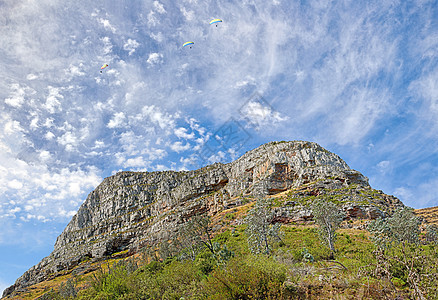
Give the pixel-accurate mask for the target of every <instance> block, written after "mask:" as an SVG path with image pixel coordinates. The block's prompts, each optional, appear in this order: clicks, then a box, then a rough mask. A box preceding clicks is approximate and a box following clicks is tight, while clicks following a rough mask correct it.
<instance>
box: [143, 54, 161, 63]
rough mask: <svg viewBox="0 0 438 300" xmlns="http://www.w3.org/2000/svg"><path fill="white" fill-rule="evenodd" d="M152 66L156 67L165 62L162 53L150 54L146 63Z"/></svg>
mask: <svg viewBox="0 0 438 300" xmlns="http://www.w3.org/2000/svg"><path fill="white" fill-rule="evenodd" d="M146 62H147V63H148V64H150V65H155V64H159V63H161V62H163V54H161V53H150V54H149V57H148V59H147V61H146Z"/></svg>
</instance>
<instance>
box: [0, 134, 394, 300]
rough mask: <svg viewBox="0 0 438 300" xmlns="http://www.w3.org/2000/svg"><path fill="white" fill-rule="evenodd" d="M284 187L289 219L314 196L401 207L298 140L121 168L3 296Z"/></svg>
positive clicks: (280, 215)
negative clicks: (184, 163)
mask: <svg viewBox="0 0 438 300" xmlns="http://www.w3.org/2000/svg"><path fill="white" fill-rule="evenodd" d="M285 191H290V192H289V193H288V194H286V195H285V196H284V197H285V198H287V199H285V202H284V205H281V207H278V208H276V209H277V210H278V211H277V212H276V215H277V217H276V218H277V221H279V222H286V223H287V222H292V221H300V220H309V219H311V217H312V216H311V211H310V210H309V209H308V204H309V203H310V202H311V201H312V199H315V198H316V197H320V198H321V197H327V199H328V198H330V197H331V198H330V199H331V200H336V201H338V202H339V204H340V205H341V206H343V207H344V209H345V210H346V212H347V214H348V217H350V218H375V217H376V216H378V215H382V214H384V213H385V212H386V211H389V210H390V209H391V207H394V206H399V205H402V204H401V202H400V201H399V200H398V199H396V198H395V197H391V196H387V195H384V194H383V193H381V194H380V195H379V196H377V194H378V193H377V194H376V195H374V194H373V195H374V196H373V195H371V194H372V193H374V190H372V189H371V187H370V186H369V184H368V179H367V178H366V177H365V176H363V175H362V174H361V173H359V172H357V171H355V170H352V169H350V168H349V167H348V165H347V164H346V163H345V162H344V161H343V160H342V159H341V158H340V157H339V156H337V155H335V154H333V153H331V152H329V151H327V150H325V149H324V148H322V147H321V146H319V145H317V144H315V143H311V142H303V141H295V142H272V143H268V144H265V145H262V146H260V147H258V148H257V149H255V150H252V151H249V152H247V153H245V154H244V155H243V156H241V157H240V158H239V159H237V160H236V161H234V162H231V163H229V164H220V163H216V164H213V165H209V166H206V167H204V168H201V169H198V170H194V171H182V172H174V171H164V172H120V173H118V174H116V175H114V176H111V177H108V178H106V179H105V180H104V181H103V182H102V183H101V184H100V185H99V186H98V187H97V188H96V189H95V190H94V191H93V192H91V193H90V194H89V195H88V197H87V199H86V200H85V202H84V203H83V204H82V206H81V207H80V208H79V210H78V212H77V214H76V215H75V216H74V217H73V218H72V220H71V221H70V223H69V224H68V225H67V227H66V228H65V230H64V231H63V232H62V234H61V235H60V236H59V237H58V238H57V240H56V243H55V247H54V250H53V252H52V253H51V254H50V255H49V256H47V257H46V258H44V259H43V260H42V261H41V262H40V263H39V264H37V265H36V266H34V267H32V268H31V269H29V270H28V271H27V272H26V273H24V274H23V276H21V277H20V278H19V279H17V281H16V283H15V284H14V285H13V286H12V287H10V288H8V289H7V290H6V291H5V292H4V294H3V296H8V295H9V294H11V293H14V292H20V290H22V289H23V288H25V287H27V286H29V285H32V284H35V283H37V282H41V281H43V280H47V279H48V278H51V277H52V276H55V274H56V273H57V272H59V271H62V270H68V269H71V268H73V267H75V266H77V265H78V264H79V263H80V262H81V261H83V260H85V259H87V260H89V259H92V260H98V259H102V258H105V257H107V256H108V255H111V254H113V253H116V252H120V251H123V250H129V251H130V252H131V253H133V252H135V251H137V250H138V249H140V248H141V247H143V246H145V245H150V244H153V243H155V242H156V241H158V240H160V239H161V238H162V237H163V235H165V234H167V233H168V232H172V231H176V230H177V228H178V226H179V224H181V223H183V222H185V221H186V220H187V219H188V218H190V217H191V216H193V215H195V214H198V213H208V214H209V215H214V214H216V213H218V212H220V211H221V210H223V209H225V208H227V207H229V205H230V204H232V203H234V204H235V203H236V199H239V197H253V198H254V197H263V196H269V195H277V194H279V193H282V192H285ZM367 193H368V194H367ZM385 197H386V198H385ZM330 199H329V200H330ZM364 199H367V201H365V200H364Z"/></svg>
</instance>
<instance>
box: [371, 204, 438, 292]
mask: <svg viewBox="0 0 438 300" xmlns="http://www.w3.org/2000/svg"><path fill="white" fill-rule="evenodd" d="M420 224H421V221H420V219H419V218H418V217H416V216H415V214H414V212H413V209H411V208H408V207H403V208H400V209H398V210H397V211H395V212H394V214H393V215H392V216H391V217H388V218H386V219H382V218H379V219H377V220H375V221H372V222H371V223H370V224H369V225H368V228H367V229H368V231H369V232H370V233H371V234H372V239H373V241H374V243H375V245H376V247H377V249H376V251H374V253H375V255H376V260H377V265H376V270H377V269H379V270H382V271H383V273H384V274H385V276H386V277H387V279H388V281H389V282H390V283H391V284H392V279H393V278H394V277H395V274H394V272H393V270H397V269H398V270H400V267H398V266H401V271H402V273H403V274H404V276H406V280H407V282H408V284H409V285H410V286H411V288H412V289H413V290H414V292H415V298H416V299H425V297H424V294H425V293H427V291H429V293H435V292H436V290H434V288H433V286H435V287H436V281H434V280H431V278H436V275H437V274H436V271H433V270H431V269H430V268H429V266H430V265H431V264H432V265H433V263H432V262H430V261H429V260H430V257H428V256H427V255H425V254H424V250H423V248H421V247H420V239H419V235H420ZM429 234H430V235H432V236H433V234H434V232H432V230H430V233H429ZM399 273H400V272H399ZM432 273H435V274H432ZM398 276H401V275H398ZM435 295H436V294H435Z"/></svg>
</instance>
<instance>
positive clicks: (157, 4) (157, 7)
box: [154, 1, 166, 14]
mask: <svg viewBox="0 0 438 300" xmlns="http://www.w3.org/2000/svg"><path fill="white" fill-rule="evenodd" d="M154 8H155V10H156V11H157V12H158V13H160V14H164V13H166V10H165V9H164V6H163V4H162V3H160V2H158V1H154Z"/></svg>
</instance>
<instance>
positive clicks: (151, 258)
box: [38, 201, 438, 300]
mask: <svg viewBox="0 0 438 300" xmlns="http://www.w3.org/2000/svg"><path fill="white" fill-rule="evenodd" d="M269 207H270V206H269V202H263V201H260V202H259V204H258V205H257V204H256V205H254V207H253V209H252V210H251V211H250V212H249V214H248V216H249V217H248V218H247V219H246V221H247V224H243V225H238V226H237V225H236V226H235V227H234V228H232V229H229V230H225V231H223V232H221V233H216V234H215V235H213V231H212V228H213V227H214V226H213V224H212V220H211V219H209V218H205V217H194V218H192V219H191V220H190V221H189V222H186V225H185V226H183V227H182V228H181V232H180V234H179V235H177V236H176V237H173V238H170V237H169V239H168V240H165V241H163V242H162V243H161V244H160V245H159V247H157V248H153V247H151V249H150V251H149V252H145V253H144V254H143V255H141V256H131V257H130V258H128V259H124V260H123V259H117V260H110V261H109V262H106V263H104V264H102V265H101V266H100V267H99V268H98V269H97V271H95V272H93V273H90V274H87V275H85V276H83V277H80V278H79V277H78V278H70V279H69V281H66V280H67V279H68V278H67V277H64V283H62V285H60V283H59V282H58V285H57V286H56V287H54V289H52V290H46V294H45V295H44V296H43V298H41V299H87V300H92V299H395V298H396V297H401V298H403V299H421V298H424V299H437V297H438V293H437V286H438V276H437V275H438V270H437V266H438V244H437V240H436V231H433V232H432V231H431V232H430V233H429V234H428V233H427V232H426V233H425V234H423V235H419V231H418V230H417V229H418V222H417V220H416V219H415V218H413V216H412V213H410V212H409V211H400V212H396V213H395V214H394V216H393V217H391V218H387V219H386V220H378V221H375V222H373V223H372V224H371V225H370V227H369V228H370V232H371V234H372V235H371V236H370V233H369V232H368V231H365V230H357V229H337V227H336V226H334V227H333V228H334V231H336V233H337V238H336V239H334V240H333V243H334V244H333V245H334V247H335V248H336V260H333V259H332V257H331V254H332V253H331V249H330V247H329V246H328V245H327V244H326V243H324V242H323V241H322V240H321V239H320V238H319V237H320V236H319V234H318V232H319V231H320V230H321V229H322V226H315V225H301V226H297V225H283V226H281V233H282V236H281V240H278V239H267V240H269V242H268V248H264V246H266V244H264V245H263V244H262V246H263V247H261V251H251V249H252V245H251V238H249V237H250V236H251V234H254V232H251V230H248V227H250V225H251V222H253V221H254V222H255V220H251V216H253V218H255V217H254V216H257V215H270V214H269V209H268V208H269ZM233 214H235V215H238V213H237V212H233ZM323 214H326V215H327V213H323ZM255 219H256V220H257V222H259V221H260V222H259V223H257V222H256V223H257V224H259V225H258V226H259V227H260V228H264V229H259V230H258V231H257V230H256V231H255V234H256V235H257V236H259V237H261V238H262V239H261V240H262V241H263V238H268V237H269V235H267V236H264V234H263V233H264V232H269V229H272V225H270V224H268V223H267V222H266V220H268V219H267V218H266V219H265V218H259V217H257V218H255ZM254 224H255V223H254ZM254 224H253V225H254ZM265 225H266V227H264V226H265ZM373 226H374V227H373ZM277 227H279V226H278V225H277ZM373 228H374V229H373ZM403 228H404V230H403ZM432 229H433V230H435V229H436V228H432ZM432 229H431V230H432ZM275 232H276V233H279V231H278V230H277V229H276V230H275ZM421 236H423V239H420V238H418V237H421ZM182 237H185V242H184V243H182V241H181V239H182ZM377 237H379V238H378V239H377ZM426 237H427V238H426ZM383 240H385V243H381V241H383ZM178 241H179V242H180V243H179V244H178ZM378 241H379V242H378ZM382 245H385V246H384V247H382ZM184 247H185V248H184ZM188 249H189V250H188ZM266 249H268V251H264V250H266ZM187 252H189V253H190V255H187ZM257 252H258V253H257ZM111 261H113V263H111ZM38 296H41V294H39V295H38Z"/></svg>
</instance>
